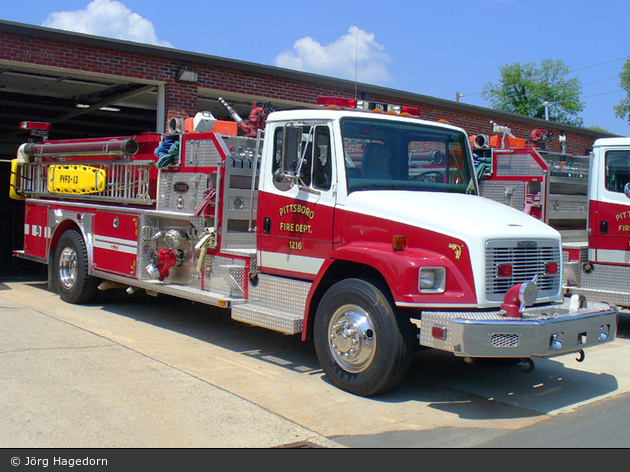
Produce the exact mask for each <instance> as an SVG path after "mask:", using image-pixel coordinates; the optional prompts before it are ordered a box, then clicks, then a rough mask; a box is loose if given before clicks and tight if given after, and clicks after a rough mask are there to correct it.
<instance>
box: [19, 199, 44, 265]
mask: <svg viewBox="0 0 630 472" xmlns="http://www.w3.org/2000/svg"><path fill="white" fill-rule="evenodd" d="M49 244H50V233H49V231H48V206H44V205H33V204H31V203H27V205H26V214H25V221H24V253H25V254H28V255H29V256H33V257H41V258H43V259H46V257H47V254H48V246H49Z"/></svg>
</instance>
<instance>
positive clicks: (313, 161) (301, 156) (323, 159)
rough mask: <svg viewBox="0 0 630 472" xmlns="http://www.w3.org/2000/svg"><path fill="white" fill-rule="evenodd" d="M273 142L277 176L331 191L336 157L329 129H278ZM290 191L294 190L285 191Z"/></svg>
mask: <svg viewBox="0 0 630 472" xmlns="http://www.w3.org/2000/svg"><path fill="white" fill-rule="evenodd" d="M273 140H274V146H273V153H274V160H273V164H272V169H271V171H272V173H273V174H277V173H283V174H285V175H293V176H294V178H297V184H298V185H300V186H302V187H309V188H313V189H316V190H330V188H331V184H332V162H331V161H332V159H331V157H332V154H331V147H330V130H329V128H328V126H326V125H312V126H298V127H295V126H285V127H278V128H276V129H275V132H274V136H273ZM278 188H281V187H280V186H279V187H278ZM288 188H290V186H288V187H287V186H284V187H282V188H281V189H282V190H288Z"/></svg>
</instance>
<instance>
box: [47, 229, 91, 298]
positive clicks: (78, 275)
mask: <svg viewBox="0 0 630 472" xmlns="http://www.w3.org/2000/svg"><path fill="white" fill-rule="evenodd" d="M52 276H53V277H54V282H55V287H56V288H57V293H59V296H60V297H61V299H62V300H64V301H66V302H68V303H74V304H77V305H81V304H84V303H89V302H91V301H92V300H94V298H95V296H96V292H97V286H98V279H97V278H96V277H93V276H91V275H89V274H88V254H87V248H86V246H85V241H84V240H83V237H82V236H81V234H80V233H79V232H78V231H76V230H68V231H66V232H65V233H63V234H62V235H61V237H60V238H59V242H58V244H57V248H56V249H55V256H54V259H53V271H52Z"/></svg>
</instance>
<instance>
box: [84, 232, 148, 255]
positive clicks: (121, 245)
mask: <svg viewBox="0 0 630 472" xmlns="http://www.w3.org/2000/svg"><path fill="white" fill-rule="evenodd" d="M94 247H95V248H99V249H107V250H109V251H116V252H123V253H126V254H134V255H136V254H137V253H138V241H131V240H128V239H119V238H110V237H108V236H94Z"/></svg>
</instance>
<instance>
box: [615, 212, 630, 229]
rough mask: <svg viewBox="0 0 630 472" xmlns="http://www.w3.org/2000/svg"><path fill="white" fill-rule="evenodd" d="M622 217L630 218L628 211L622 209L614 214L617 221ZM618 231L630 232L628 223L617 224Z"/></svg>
mask: <svg viewBox="0 0 630 472" xmlns="http://www.w3.org/2000/svg"><path fill="white" fill-rule="evenodd" d="M624 218H625V219H628V218H630V211H623V212H621V213H618V214H617V215H615V219H616V220H617V221H621V220H623V219H624ZM618 231H619V232H620V233H630V224H628V225H619V228H618Z"/></svg>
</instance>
